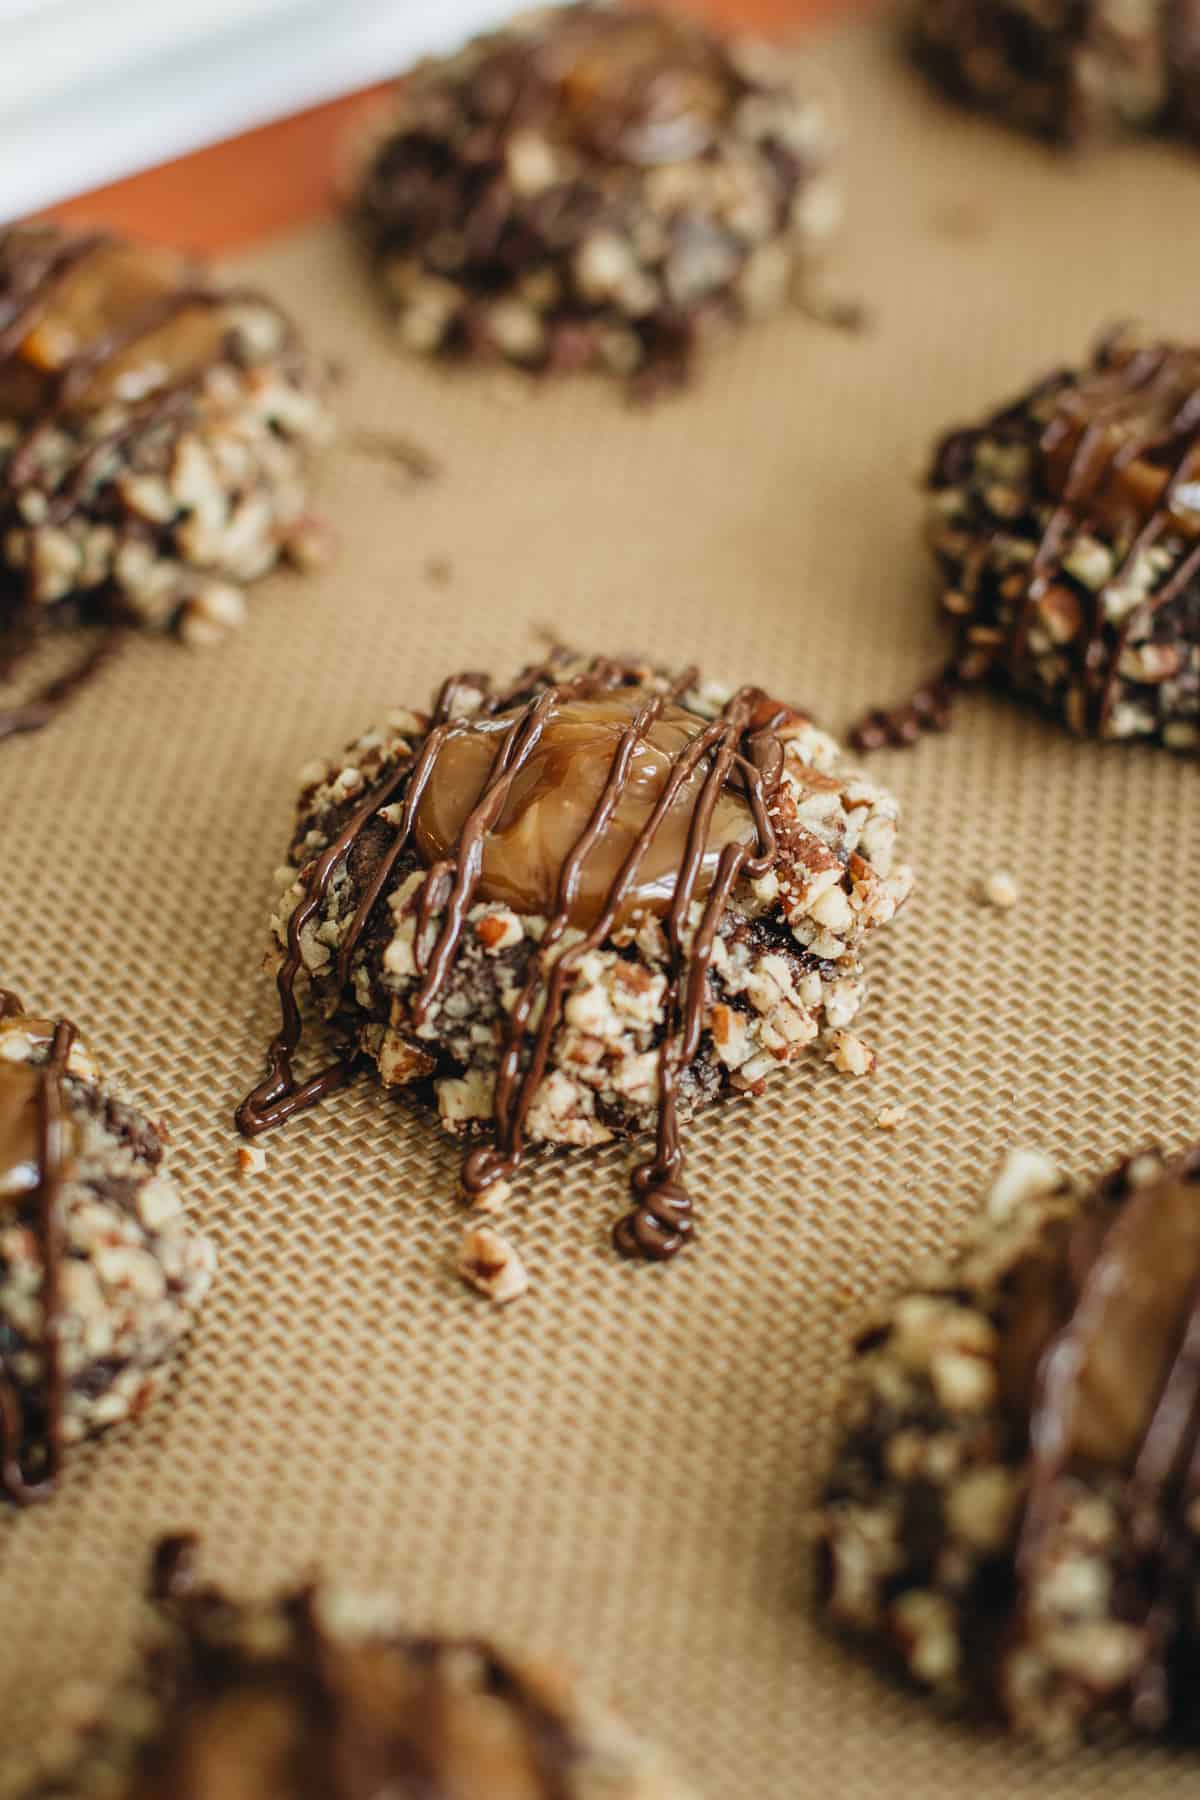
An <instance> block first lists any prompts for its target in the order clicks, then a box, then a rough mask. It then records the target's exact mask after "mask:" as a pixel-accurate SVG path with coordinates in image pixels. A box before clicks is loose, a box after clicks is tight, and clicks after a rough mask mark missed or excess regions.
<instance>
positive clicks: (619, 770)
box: [468, 694, 663, 1191]
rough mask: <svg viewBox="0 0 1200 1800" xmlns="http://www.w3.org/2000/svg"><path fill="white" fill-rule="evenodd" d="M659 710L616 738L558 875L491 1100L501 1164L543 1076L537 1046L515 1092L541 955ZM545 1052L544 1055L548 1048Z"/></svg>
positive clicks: (648, 710)
mask: <svg viewBox="0 0 1200 1800" xmlns="http://www.w3.org/2000/svg"><path fill="white" fill-rule="evenodd" d="M662 708H663V697H662V696H661V695H657V694H656V695H655V696H654V698H653V699H651V700H650V701H648V702H647V704H646V705H645V706H643V707H641V708H639V710H638V712H637V714H636V715H635V717H634V718H633V720H632V721H631V722H630V724H629V725H628V726H627V727H626V728H625V730H624V731H623V732H622V733H621V737H620V740H619V742H618V746H617V751H616V755H615V756H614V757H613V761H612V765H611V768H610V770H609V775H608V780H607V781H606V783H605V785H604V788H603V790H602V792H601V794H600V797H599V799H598V800H597V802H596V805H595V807H594V808H593V811H592V816H591V818H590V819H589V820H588V823H587V825H586V827H585V829H584V831H583V833H582V835H581V836H580V838H579V840H578V842H577V843H576V844H575V845H574V847H573V848H572V850H571V852H570V854H569V855H568V857H567V858H566V861H565V862H564V863H563V866H562V869H561V871H560V873H559V879H558V894H557V897H556V905H555V912H554V916H553V918H552V919H551V920H550V922H549V924H548V926H547V928H546V931H545V933H544V935H543V937H542V940H541V942H540V944H539V945H538V947H537V949H536V950H535V951H534V953H533V956H532V958H531V959H530V969H529V974H528V975H527V976H526V979H525V984H524V986H523V988H522V989H521V992H520V994H519V995H518V996H517V1000H516V1003H515V1005H514V1006H513V1009H512V1012H511V1013H510V1015H509V1022H508V1028H507V1032H506V1036H505V1043H504V1048H503V1050H502V1052H501V1056H500V1065H499V1069H498V1071H497V1075H496V1094H495V1102H494V1106H493V1118H494V1121H495V1127H496V1145H497V1150H496V1152H495V1153H493V1154H494V1156H496V1157H499V1158H500V1159H501V1160H502V1159H503V1157H504V1156H505V1155H509V1156H511V1155H512V1154H513V1152H514V1150H515V1149H517V1148H518V1147H519V1143H520V1131H521V1125H522V1122H523V1119H524V1116H525V1113H526V1112H527V1110H528V1101H527V1100H526V1098H525V1093H526V1090H528V1091H529V1093H530V1096H531V1095H532V1089H531V1088H530V1085H529V1084H530V1080H531V1079H533V1073H532V1072H533V1067H534V1063H535V1062H537V1063H540V1065H541V1066H540V1068H539V1071H538V1073H537V1075H536V1081H540V1079H541V1074H542V1073H543V1072H544V1066H545V1051H543V1053H542V1054H541V1056H540V1057H539V1055H538V1049H539V1046H538V1045H535V1047H534V1054H533V1058H532V1059H531V1063H530V1069H529V1071H527V1073H526V1077H525V1078H524V1080H522V1081H521V1083H520V1086H518V1075H519V1071H520V1056H521V1046H522V1044H523V1042H524V1039H525V1028H526V1026H527V1024H528V1022H529V1015H530V1012H531V1011H532V1009H533V1005H534V1002H535V1000H536V999H537V996H538V992H539V989H540V987H541V985H542V983H543V981H544V980H545V969H546V953H547V951H549V950H551V949H553V948H554V946H555V945H556V944H557V943H558V942H559V940H560V938H561V937H562V935H563V932H564V931H565V930H566V928H567V925H568V923H569V922H570V917H571V909H572V905H573V903H574V900H575V897H576V894H577V892H578V889H579V882H580V878H581V876H582V873H583V862H584V858H585V857H586V855H587V853H588V851H589V850H590V849H591V848H592V846H593V844H595V843H596V842H597V840H598V839H599V837H600V835H601V833H602V832H603V831H604V830H605V829H606V827H607V825H608V823H609V820H610V819H611V818H612V816H613V814H614V812H615V811H616V809H617V806H618V805H619V804H620V800H621V795H622V793H623V791H624V788H625V783H626V780H627V779H628V774H629V764H630V760H631V758H632V756H633V752H634V749H635V747H636V745H637V744H638V742H639V740H640V739H641V738H642V737H643V736H644V735H645V733H646V731H647V730H648V729H649V727H650V725H651V724H652V723H653V722H654V720H655V719H656V718H657V717H658V715H659V714H660V713H661V711H662ZM546 1048H547V1049H548V1045H547V1046H546ZM536 1081H535V1085H536ZM489 1166H490V1165H489V1164H488V1163H487V1161H486V1154H485V1157H484V1158H483V1159H481V1161H480V1162H479V1163H477V1164H474V1165H473V1169H472V1174H473V1175H475V1174H479V1173H481V1172H484V1173H485V1172H486V1170H487V1168H488V1167H489ZM497 1166H499V1164H497ZM484 1185H485V1186H487V1185H489V1184H488V1183H487V1182H486V1181H485V1183H484ZM468 1191H470V1190H468Z"/></svg>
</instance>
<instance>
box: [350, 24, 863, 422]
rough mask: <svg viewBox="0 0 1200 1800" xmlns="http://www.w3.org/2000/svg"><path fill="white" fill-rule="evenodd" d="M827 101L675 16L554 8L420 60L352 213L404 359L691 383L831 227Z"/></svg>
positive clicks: (774, 302)
mask: <svg viewBox="0 0 1200 1800" xmlns="http://www.w3.org/2000/svg"><path fill="white" fill-rule="evenodd" d="M833 148H834V147H833V132H832V129H831V124H830V120H829V117H828V113H827V110H826V108H825V106H824V105H823V103H822V102H820V101H819V100H817V99H816V98H815V96H814V95H813V94H812V93H810V92H808V91H806V90H805V89H804V88H803V86H801V85H800V84H798V82H797V79H796V75H795V71H794V69H793V68H792V67H791V66H790V64H789V63H787V62H786V61H783V60H782V59H780V58H778V57H777V56H775V55H773V54H772V53H771V52H769V51H767V50H766V49H765V48H764V47H763V46H761V45H736V44H729V43H726V42H724V41H723V40H722V39H720V38H719V37H717V36H715V35H714V34H713V33H712V32H711V31H710V30H708V29H706V28H705V27H704V26H702V25H700V24H698V23H696V22H695V21H692V20H687V19H683V18H680V17H679V16H678V15H677V14H675V13H672V12H669V11H662V12H659V11H656V10H654V9H652V8H647V7H636V8H630V7H625V6H618V7H610V6H608V5H605V4H600V3H598V0H583V3H582V4H579V5H575V6H563V7H552V8H545V7H543V8H541V9H539V10H537V11H534V12H532V13H526V14H523V15H522V16H521V18H520V19H519V20H515V21H514V22H513V23H512V24H511V25H509V26H507V27H506V28H504V29H502V30H499V31H495V32H492V33H490V34H488V35H487V36H484V37H481V38H478V39H476V40H475V41H474V42H473V43H471V44H470V45H468V46H467V48H466V49H465V50H463V51H462V52H461V53H460V54H459V55H457V56H453V57H449V58H446V59H443V60H439V61H432V62H426V63H423V64H421V65H420V66H419V67H418V68H416V69H415V70H414V71H413V72H412V74H411V75H410V76H409V77H408V78H407V79H406V81H405V83H404V85H403V87H402V89H401V91H400V95H399V100H398V111H397V114H396V116H395V118H394V120H393V121H392V124H391V127H390V130H389V131H388V133H387V135H386V136H385V137H384V138H383V139H382V141H381V142H380V143H379V144H378V146H377V148H376V150H375V153H374V155H373V157H372V159H371V161H370V163H369V165H368V167H367V169H366V172H365V174H364V176H363V178H362V180H361V183H360V185H359V188H358V191H357V194H356V198H355V202H354V210H355V217H356V221H357V223H358V226H359V227H360V229H361V232H362V235H363V237H364V239H365V241H366V243H367V245H368V247H369V249H370V252H371V254H372V256H373V258H374V260H375V263H376V266H377V268H378V271H379V275H380V278H381V281H382V283H383V285H384V287H385V289H386V291H387V294H388V297H389V299H390V300H391V302H392V303H393V304H394V306H395V308H396V313H397V319H398V325H399V330H400V335H401V338H402V340H403V341H404V343H405V344H407V345H408V346H409V347H410V348H411V349H414V350H418V351H424V352H428V353H437V354H441V355H447V356H456V357H469V356H474V357H487V358H507V359H509V360H510V361H512V362H514V363H518V364H521V365H523V366H525V367H527V368H533V369H575V368H588V367H590V368H600V369H607V370H610V371H612V372H614V373H616V374H617V375H619V376H623V377H636V378H637V380H638V382H639V385H640V386H641V387H643V388H646V387H648V386H654V385H661V384H663V383H664V382H666V381H673V380H678V379H679V378H680V377H681V376H683V375H684V374H686V372H687V370H688V368H689V367H690V365H691V362H692V355H693V351H694V349H695V347H696V345H697V343H698V341H699V339H700V338H701V337H702V336H704V335H705V333H706V331H707V330H708V329H709V328H710V327H712V326H716V325H719V324H722V323H726V324H727V323H730V322H736V321H741V320H745V319H750V318H755V317H757V316H759V315H761V314H763V313H766V312H769V311H772V310H774V309H775V308H777V307H778V306H780V305H781V304H782V303H783V302H784V300H785V299H786V297H787V295H788V293H789V291H790V289H791V287H792V284H793V281H794V279H795V277H796V276H797V274H798V272H799V270H800V269H801V267H802V266H803V264H804V263H805V261H806V259H807V258H808V257H809V256H810V254H811V253H812V252H813V251H814V250H815V249H816V248H817V247H818V246H819V245H820V244H821V243H822V242H823V241H824V239H825V238H826V237H827V236H828V234H829V232H830V230H831V229H832V228H833V226H834V225H835V224H836V221H837V217H838V212H839V199H838V189H837V187H836V185H835V182H834V178H833V176H832V174H831V169H830V164H831V161H832V158H833Z"/></svg>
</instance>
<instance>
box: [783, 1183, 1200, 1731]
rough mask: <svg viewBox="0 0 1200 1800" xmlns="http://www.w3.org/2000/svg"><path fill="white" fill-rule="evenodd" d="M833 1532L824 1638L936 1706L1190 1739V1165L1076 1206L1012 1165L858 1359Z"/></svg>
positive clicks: (1198, 1268)
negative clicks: (884, 1669)
mask: <svg viewBox="0 0 1200 1800" xmlns="http://www.w3.org/2000/svg"><path fill="white" fill-rule="evenodd" d="M818 1524H819V1542H820V1574H821V1587H822V1593H823V1597H824V1603H825V1606H826V1608H827V1610H828V1613H829V1615H830V1617H831V1618H832V1619H833V1620H835V1621H836V1622H837V1623H838V1624H839V1625H841V1626H843V1627H845V1628H847V1629H849V1630H851V1631H854V1632H856V1633H858V1634H861V1635H862V1636H864V1637H865V1638H866V1639H868V1640H869V1641H871V1642H874V1643H875V1644H876V1645H878V1646H879V1647H880V1649H881V1650H883V1651H884V1653H885V1654H886V1656H887V1657H888V1658H890V1659H891V1660H892V1661H894V1662H895V1663H897V1664H898V1665H899V1666H900V1667H901V1668H903V1669H904V1670H905V1671H906V1672H907V1673H908V1674H909V1675H910V1676H911V1677H912V1678H914V1680H916V1681H917V1682H919V1683H920V1684H921V1685H923V1686H925V1687H927V1688H930V1689H932V1690H934V1692H935V1693H937V1694H938V1695H940V1696H942V1697H943V1698H944V1699H946V1700H950V1701H952V1702H955V1703H958V1704H966V1705H968V1706H971V1707H974V1708H976V1709H978V1710H981V1711H985V1712H989V1713H996V1712H998V1713H999V1714H1001V1715H1002V1716H1003V1717H1004V1718H1005V1719H1006V1720H1007V1722H1008V1723H1009V1725H1010V1726H1011V1727H1012V1728H1013V1729H1014V1730H1015V1731H1018V1732H1021V1733H1024V1734H1027V1735H1029V1736H1031V1737H1033V1738H1035V1739H1037V1740H1040V1741H1041V1742H1043V1743H1045V1744H1046V1745H1048V1746H1053V1747H1062V1746H1069V1745H1071V1744H1074V1743H1075V1742H1077V1741H1079V1740H1080V1739H1082V1738H1086V1737H1093V1736H1096V1735H1111V1734H1112V1733H1113V1732H1114V1731H1119V1732H1140V1733H1144V1734H1150V1735H1153V1736H1164V1737H1174V1736H1186V1735H1188V1734H1189V1733H1190V1734H1191V1735H1193V1736H1194V1727H1195V1708H1194V1704H1193V1696H1194V1691H1195V1675H1196V1668H1197V1661H1198V1658H1200V1628H1198V1623H1197V1621H1198V1620H1200V1610H1198V1608H1197V1600H1198V1598H1200V1583H1198V1571H1200V1556H1198V1552H1200V1153H1198V1152H1192V1153H1191V1154H1189V1155H1186V1156H1184V1157H1182V1158H1180V1159H1179V1160H1177V1161H1174V1162H1164V1161H1163V1160H1162V1159H1161V1158H1160V1157H1159V1156H1157V1155H1142V1156H1139V1157H1136V1158H1135V1159H1133V1160H1132V1161H1131V1162H1128V1163H1126V1164H1124V1165H1123V1166H1122V1167H1121V1168H1119V1169H1117V1170H1116V1171H1115V1172H1114V1173H1113V1174H1111V1175H1110V1176H1108V1177H1107V1178H1106V1179H1105V1180H1103V1181H1101V1182H1100V1183H1099V1184H1098V1185H1097V1186H1095V1187H1093V1188H1091V1189H1087V1190H1085V1189H1081V1188H1078V1187H1074V1186H1072V1185H1071V1184H1069V1183H1067V1182H1064V1181H1062V1180H1060V1178H1059V1176H1058V1174H1057V1172H1056V1171H1055V1169H1054V1167H1053V1166H1052V1165H1051V1164H1049V1163H1048V1162H1047V1161H1046V1159H1045V1158H1044V1157H1041V1156H1038V1155H1035V1154H1033V1153H1030V1152H1023V1153H1017V1154H1016V1155H1014V1156H1013V1157H1012V1158H1011V1159H1010V1161H1009V1163H1008V1164H1007V1166H1006V1167H1005V1169H1004V1171H1003V1172H1002V1174H1001V1176H1000V1179H999V1180H998V1181H997V1183H996V1185H995V1186H994V1188H993V1189H992V1192H991V1195H990V1197H989V1200H988V1204H987V1211H986V1215H985V1217H984V1218H983V1219H982V1220H981V1221H980V1222H979V1224H978V1226H977V1227H976V1229H975V1230H974V1232H973V1234H972V1236H971V1237H970V1239H969V1241H968V1244H967V1246H966V1249H965V1251H964V1254H963V1256H962V1258H961V1260H960V1261H959V1263H958V1265H957V1266H956V1267H955V1268H953V1269H949V1270H947V1271H946V1272H944V1273H942V1272H938V1273H936V1274H933V1275H931V1276H930V1277H929V1278H928V1279H927V1280H925V1281H923V1282H922V1283H921V1285H920V1286H919V1287H918V1288H917V1290H916V1291H915V1292H913V1293H911V1294H909V1295H908V1296H907V1297H905V1298H904V1299H902V1300H900V1301H899V1302H898V1303H897V1304H895V1305H894V1306H893V1307H892V1308H891V1309H890V1311H889V1313H888V1314H887V1316H886V1317H885V1318H884V1319H883V1321H882V1322H881V1323H880V1324H879V1326H878V1327H877V1329H875V1330H872V1331H871V1332H869V1333H868V1334H867V1335H865V1336H864V1337H863V1338H862V1339H861V1341H860V1343H859V1345H858V1349H857V1354H856V1358H855V1364H854V1368H853V1371H852V1378H851V1385H850V1395H849V1404H848V1407H847V1410H846V1417H845V1431H844V1436H843V1439H842V1444H841V1448H840V1450H839V1452H838V1454H837V1458H836V1461H835V1463H834V1468H833V1473H832V1476H831V1478H830V1481H829V1485H828V1487H827V1489H826V1493H825V1497H824V1502H823V1506H822V1508H821V1512H820V1516H819V1522H818Z"/></svg>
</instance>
